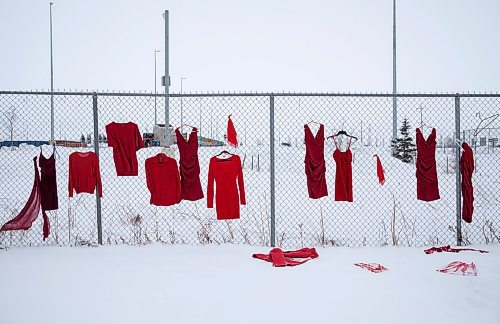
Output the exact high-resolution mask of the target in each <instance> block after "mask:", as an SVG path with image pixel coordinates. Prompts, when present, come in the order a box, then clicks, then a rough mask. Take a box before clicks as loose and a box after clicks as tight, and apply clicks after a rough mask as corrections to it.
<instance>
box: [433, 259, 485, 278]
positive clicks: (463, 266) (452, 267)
mask: <svg viewBox="0 0 500 324" xmlns="http://www.w3.org/2000/svg"><path fill="white" fill-rule="evenodd" d="M436 271H439V272H443V273H449V274H454V275H462V276H477V269H476V265H475V264H474V262H471V263H470V264H467V263H465V262H461V261H454V262H452V263H450V264H448V265H447V266H446V267H444V268H443V269H439V270H436Z"/></svg>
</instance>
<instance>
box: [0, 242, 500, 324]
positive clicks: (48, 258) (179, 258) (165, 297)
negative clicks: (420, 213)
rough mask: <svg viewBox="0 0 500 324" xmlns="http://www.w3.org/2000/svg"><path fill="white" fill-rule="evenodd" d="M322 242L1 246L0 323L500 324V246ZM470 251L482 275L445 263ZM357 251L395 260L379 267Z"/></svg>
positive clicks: (385, 260) (372, 257)
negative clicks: (446, 248)
mask: <svg viewBox="0 0 500 324" xmlns="http://www.w3.org/2000/svg"><path fill="white" fill-rule="evenodd" d="M473 247H476V248H482V249H486V250H489V251H490V252H491V253H489V254H480V253H477V252H460V253H458V254H455V253H434V254H430V255H426V254H424V252H423V248H407V247H399V248H398V247H379V248H345V247H328V248H321V247H320V248H318V253H319V255H320V257H319V258H317V259H314V260H311V261H309V262H307V263H305V264H303V265H300V266H297V267H288V268H273V267H272V266H271V264H270V263H267V262H264V261H261V260H257V259H252V258H251V255H252V254H253V253H267V252H268V251H269V249H270V248H268V247H257V246H253V247H252V246H242V245H228V244H222V245H210V246H202V247H200V246H198V247H190V246H167V245H161V244H151V245H146V246H126V245H120V246H116V245H115V246H103V247H99V248H88V247H79V248H74V247H72V248H70V247H61V248H59V247H38V248H10V249H8V250H0V265H1V271H0V273H1V275H0V287H2V290H1V293H0V309H1V311H0V323H2V324H3V323H5V324H7V323H8V324H32V323H40V324H43V323H47V324H48V323H50V324H59V323H61V324H62V323H64V324H66V323H74V324H79V323H82V324H83V323H85V324H87V323H120V324H127V323H193V324H194V323H217V324H224V323H231V324H233V323H249V324H250V323H251V324H255V323H290V324H292V323H343V324H346V323H384V324H387V323H395V324H396V323H397V324H400V323H405V324H408V323H415V324H422V323H439V324H446V323H500V307H499V306H500V290H499V289H498V283H499V282H500V257H499V255H500V245H497V244H493V245H485V246H473ZM455 260H460V261H464V262H474V263H475V264H476V265H477V269H478V276H477V277H465V276H456V275H449V274H444V273H440V272H437V271H435V270H436V269H439V268H442V267H444V266H445V265H447V264H448V263H450V262H452V261H455ZM356 262H378V263H381V264H382V265H384V266H385V267H387V268H388V269H389V271H387V272H384V273H379V274H375V273H371V272H369V271H367V270H364V269H360V268H358V267H355V266H354V265H353V264H354V263H356Z"/></svg>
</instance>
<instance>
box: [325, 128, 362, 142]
mask: <svg viewBox="0 0 500 324" xmlns="http://www.w3.org/2000/svg"><path fill="white" fill-rule="evenodd" d="M339 135H344V136H347V137H349V138H351V139H353V140H354V142H356V141H357V140H358V138H357V137H356V136H353V135H350V134H347V132H346V131H345V130H340V131H338V132H337V134H335V135H330V136H328V137H327V138H335V137H337V136H339ZM351 143H352V142H351Z"/></svg>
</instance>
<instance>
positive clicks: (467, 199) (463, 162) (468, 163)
mask: <svg viewBox="0 0 500 324" xmlns="http://www.w3.org/2000/svg"><path fill="white" fill-rule="evenodd" d="M462 148H463V149H464V151H463V152H462V157H461V158H460V174H461V175H462V219H463V220H464V221H466V222H467V223H471V222H472V213H473V212H474V187H473V186H472V174H473V173H474V154H473V153H472V149H471V148H470V146H469V145H468V144H467V143H465V142H464V143H463V144H462Z"/></svg>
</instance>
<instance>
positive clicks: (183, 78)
mask: <svg viewBox="0 0 500 324" xmlns="http://www.w3.org/2000/svg"><path fill="white" fill-rule="evenodd" d="M185 79H186V78H185V77H181V133H182V125H184V123H183V120H182V80H185Z"/></svg>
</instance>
